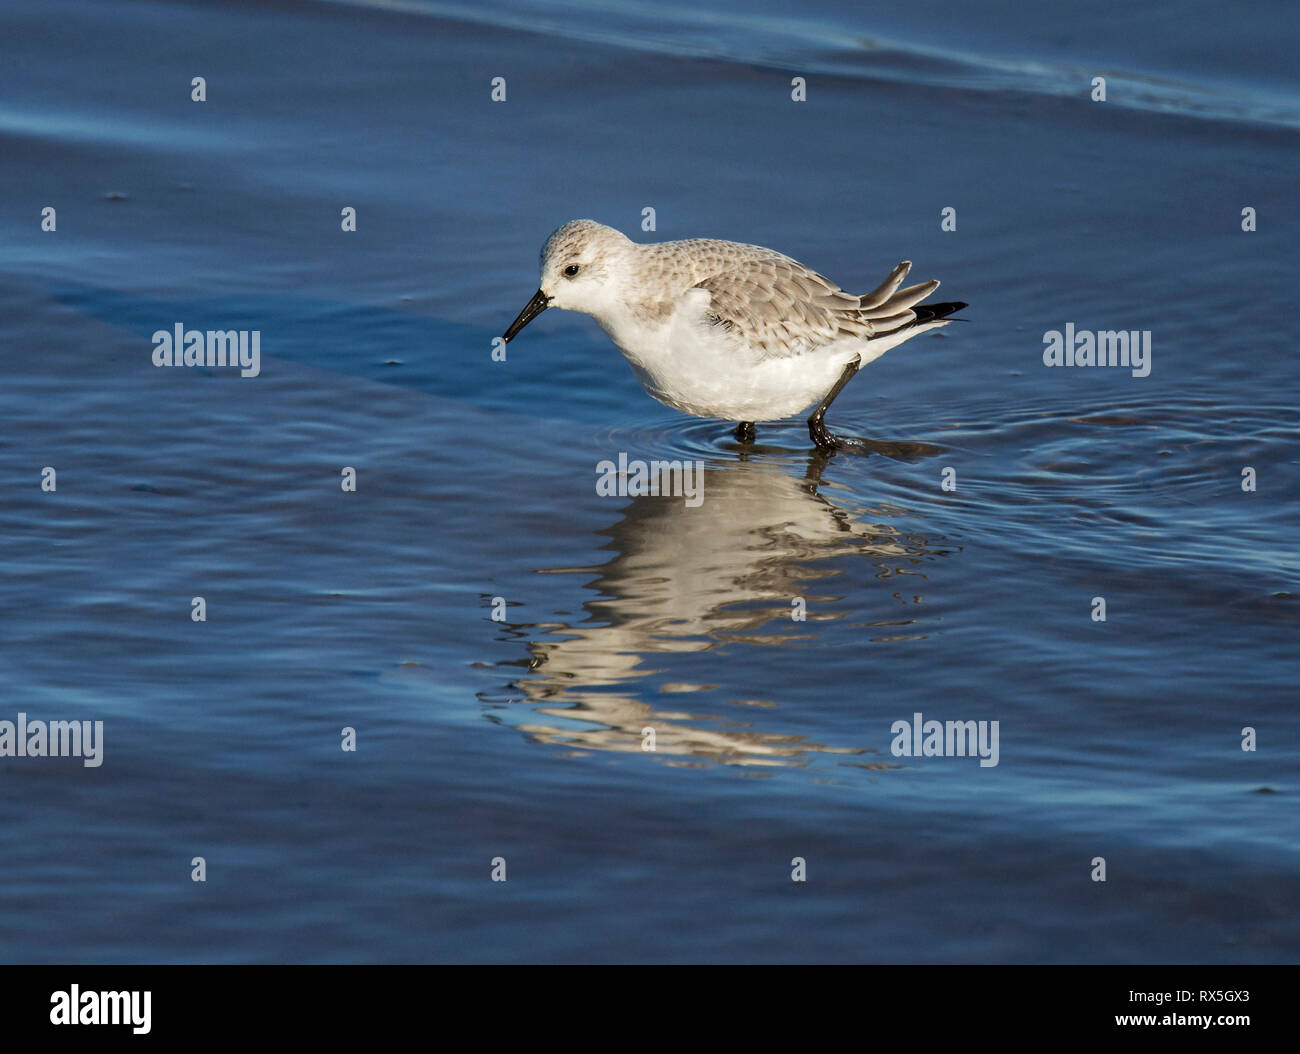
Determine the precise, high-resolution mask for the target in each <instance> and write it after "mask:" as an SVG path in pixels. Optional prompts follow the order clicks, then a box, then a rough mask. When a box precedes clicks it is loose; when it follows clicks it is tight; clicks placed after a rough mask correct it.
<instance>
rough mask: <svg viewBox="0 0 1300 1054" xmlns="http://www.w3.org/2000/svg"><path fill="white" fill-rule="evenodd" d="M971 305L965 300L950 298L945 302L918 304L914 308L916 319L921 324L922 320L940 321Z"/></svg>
mask: <svg viewBox="0 0 1300 1054" xmlns="http://www.w3.org/2000/svg"><path fill="white" fill-rule="evenodd" d="M969 306H970V305H969V304H967V303H966V301H964V300H950V301H948V302H947V303H945V304H918V305H917V306H916V307H914V308H912V310H913V311H915V312H916V321H917V323H918V324H920V323H922V322H938V321H939V320H940V319H944V318H947V317H948V316H949V315H951V314H954V313H955V312H957V311H960V310H961V309H962V308H964V307H969Z"/></svg>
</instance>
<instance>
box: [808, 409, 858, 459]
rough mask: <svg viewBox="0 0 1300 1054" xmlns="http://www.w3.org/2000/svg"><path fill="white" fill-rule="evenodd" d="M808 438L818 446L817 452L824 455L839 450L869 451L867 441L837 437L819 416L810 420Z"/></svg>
mask: <svg viewBox="0 0 1300 1054" xmlns="http://www.w3.org/2000/svg"><path fill="white" fill-rule="evenodd" d="M808 436H809V438H810V439H812V441H813V442H814V443H815V444H817V450H818V451H819V452H820V453H822V454H834V453H835V452H836V451H837V450H857V451H862V450H866V449H868V444H867V441H866V440H865V439H854V438H852V437H850V436H837V435H835V434H834V433H832V432H831V431H830V429H828V428H827V427H826V424H825V422H824V421H823V420H822V419H821V418H820V417H817V416H813V417H810V418H808Z"/></svg>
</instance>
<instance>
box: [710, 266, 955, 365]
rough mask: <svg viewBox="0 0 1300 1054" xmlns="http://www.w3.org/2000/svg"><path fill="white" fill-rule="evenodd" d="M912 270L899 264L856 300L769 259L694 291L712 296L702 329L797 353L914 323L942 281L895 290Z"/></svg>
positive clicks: (767, 351) (812, 274) (775, 351)
mask: <svg viewBox="0 0 1300 1054" xmlns="http://www.w3.org/2000/svg"><path fill="white" fill-rule="evenodd" d="M911 266H912V265H911V263H910V262H907V261H904V262H903V263H900V264H899V265H898V266H897V267H895V268H894V270H893V271H892V272H891V273H890V275H889V277H888V278H887V279H885V281H884V282H883V283H882V284H881V285H880V286H879V288H877V289H875V290H873V291H872V292H870V293H868V294H866V295H865V296H860V297H859V296H854V295H853V294H852V293H846V292H845V291H844V290H843V289H840V288H839V286H837V285H836V284H835V283H834V282H832V281H831V280H830V279H828V278H826V277H824V276H823V275H820V274H818V273H817V272H816V271H812V270H809V269H808V268H807V267H804V266H803V264H801V263H799V262H798V261H796V260H791V259H790V258H789V257H786V256H781V255H779V254H777V253H773V254H772V256H771V257H764V258H760V259H756V260H752V261H746V262H745V263H744V264H743V265H742V266H739V267H734V268H731V269H729V270H726V271H723V272H722V273H720V274H716V275H713V276H711V277H709V278H706V279H704V280H703V281H701V282H699V283H697V284H696V286H695V288H696V289H701V290H703V291H705V292H707V293H708V294H709V307H708V310H707V312H706V314H705V322H706V323H707V324H709V325H714V326H720V327H722V328H723V329H725V330H726V331H728V332H729V333H731V334H732V335H733V336H734V337H736V338H738V339H740V340H743V341H744V342H745V343H746V344H748V345H749V346H750V347H751V348H753V349H755V350H757V351H759V352H760V354H763V355H764V356H773V355H778V356H784V355H798V354H800V353H802V352H804V351H808V350H810V349H811V348H815V347H822V346H824V345H826V344H830V343H833V342H834V341H836V340H840V339H842V338H844V337H858V338H861V339H863V340H866V339H870V338H871V337H873V336H879V335H882V334H885V333H892V332H893V331H894V330H896V329H899V328H901V327H903V326H906V325H910V324H911V323H912V322H914V321H915V320H916V314H915V312H913V311H912V310H911V308H912V306H913V305H914V304H917V303H919V302H920V301H922V300H924V299H925V298H926V297H927V296H929V295H930V294H931V293H932V292H934V290H935V289H937V288H938V286H939V283H938V282H933V281H932V282H922V283H921V284H919V285H914V286H910V287H909V288H907V289H902V290H900V289H899V288H898V287H899V285H900V284H901V283H902V281H903V278H904V276H906V274H907V272H908V269H909V268H910V267H911Z"/></svg>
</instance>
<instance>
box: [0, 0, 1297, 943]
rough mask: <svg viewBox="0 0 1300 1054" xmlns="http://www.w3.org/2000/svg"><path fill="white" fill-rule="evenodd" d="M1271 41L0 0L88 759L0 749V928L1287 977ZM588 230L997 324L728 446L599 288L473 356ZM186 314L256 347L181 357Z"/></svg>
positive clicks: (1288, 597)
mask: <svg viewBox="0 0 1300 1054" xmlns="http://www.w3.org/2000/svg"><path fill="white" fill-rule="evenodd" d="M1298 21H1300V20H1297V19H1296V16H1295V14H1294V11H1293V10H1292V9H1291V8H1290V7H1288V6H1287V5H1284V4H1280V3H1278V4H1270V3H1260V4H1256V5H1254V6H1251V7H1246V8H1244V9H1241V8H1236V7H1234V8H1233V9H1232V11H1231V12H1230V14H1229V13H1228V12H1226V11H1225V9H1224V8H1223V7H1222V5H1221V4H1218V3H1214V4H1211V3H1209V2H1194V3H1188V4H1182V5H1179V6H1178V8H1177V17H1172V14H1171V9H1170V8H1169V7H1168V5H1158V4H1142V3H1138V4H1133V3H1118V2H1115V3H1111V2H1106V3H1101V4H1089V5H1082V6H1081V5H1059V6H1058V5H1039V6H1038V7H1030V8H1026V7H1025V6H1024V5H1023V4H1011V3H1006V4H986V5H947V4H938V3H925V2H921V3H912V4H908V5H896V6H889V5H886V6H885V7H883V8H881V9H879V10H873V11H870V12H863V11H860V10H859V5H854V4H848V3H843V2H832V0H820V2H816V3H812V4H804V5H798V7H797V8H791V7H790V5H787V4H778V3H775V2H773V3H760V4H757V5H755V4H752V3H745V4H741V3H739V2H735V3H729V2H725V0H706V2H705V3H704V4H696V5H693V6H691V7H664V6H660V5H652V4H596V3H578V2H569V3H541V2H538V3H526V4H518V5H503V6H500V7H495V8H493V9H492V10H488V11H484V10H481V9H480V8H479V7H478V6H476V5H468V4H464V5H456V4H438V3H423V2H420V0H407V2H398V3H391V4H390V3H382V4H381V3H378V2H376V3H373V4H367V3H315V4H313V3H288V2H286V3H269V4H249V5H239V4H229V3H215V2H213V3H200V4H179V3H177V4H169V3H121V4H116V5H105V4H101V3H92V2H89V0H82V2H45V0H42V2H35V0H19V2H16V3H12V4H9V5H6V6H5V8H4V9H3V12H0V29H3V40H4V44H3V45H0V46H2V47H3V50H4V59H5V61H4V62H2V63H0V201H2V202H3V206H4V207H3V208H2V209H0V356H2V357H3V358H2V362H3V384H2V385H0V420H2V421H3V422H4V426H3V428H2V429H0V478H2V480H3V488H4V489H3V499H4V500H3V502H0V540H2V541H3V545H2V547H0V611H3V616H0V617H2V619H3V621H2V622H0V630H2V632H0V657H2V661H0V688H2V689H3V692H2V695H3V698H4V700H5V704H4V707H3V708H0V721H4V720H9V721H15V720H16V718H17V715H18V714H19V713H20V712H22V713H26V714H27V715H28V718H29V719H32V720H36V719H43V720H102V721H103V722H104V741H103V742H104V757H103V764H102V765H101V766H99V767H95V768H88V767H85V766H83V765H82V764H81V762H80V761H78V760H76V759H70V758H32V757H22V758H18V757H2V758H0V781H2V782H0V785H2V786H3V788H4V793H3V794H2V795H0V816H2V819H3V822H2V823H0V959H3V960H4V961H8V962H24V963H27V962H60V961H72V962H109V963H115V962H280V961H291V962H379V961H382V962H416V961H419V962H422V961H456V962H464V961H472V962H501V961H547V962H550V961H598V962H604V961H637V962H640V961H653V962H664V961H674V962H677V961H739V962H750V961H874V962H1215V963H1220V962H1222V963H1238V962H1280V961H1288V962H1294V961H1297V960H1300V922H1298V921H1297V919H1298V918H1300V913H1298V912H1297V907H1298V904H1297V894H1296V890H1297V883H1296V875H1297V869H1298V868H1300V840H1298V839H1297V833H1296V807H1295V801H1296V795H1297V794H1300V771H1298V769H1300V766H1298V763H1297V761H1298V758H1300V717H1298V716H1297V713H1296V706H1295V702H1296V679H1297V678H1296V674H1297V640H1298V638H1300V583H1298V582H1297V578H1298V577H1300V558H1298V557H1297V540H1298V537H1297V527H1296V525H1297V519H1298V517H1300V497H1298V487H1300V446H1298V445H1297V444H1298V441H1300V426H1298V425H1297V415H1296V408H1297V405H1298V403H1300V368H1298V367H1297V358H1296V354H1297V347H1296V344H1297V324H1296V321H1295V317H1294V316H1295V311H1294V304H1295V279H1296V268H1295V223H1294V214H1295V210H1296V183H1295V172H1296V157H1297V147H1298V146H1300V84H1297V73H1296V67H1295V63H1294V55H1295V53H1296V50H1297V48H1298V47H1300V25H1298ZM195 76H203V77H205V78H206V83H207V101H206V102H203V103H196V102H192V101H191V99H190V84H191V79H192V78H193V77H195ZM497 76H502V77H505V78H506V83H507V99H506V101H505V102H504V103H494V102H492V101H491V98H490V82H491V80H492V78H493V77H497ZM795 76H802V77H805V78H806V81H807V101H806V102H802V103H796V102H793V101H792V100H791V97H790V92H791V79H792V78H793V77H795ZM1095 76H1105V77H1106V78H1107V86H1108V97H1107V101H1106V102H1104V103H1102V102H1094V101H1092V100H1091V99H1090V97H1089V93H1090V90H1091V87H1090V86H1091V81H1092V78H1093V77H1095ZM46 206H53V207H55V208H56V210H57V230H56V231H54V232H43V231H42V230H41V228H40V220H41V210H42V209H43V208H44V207H46ZM345 206H351V207H353V208H355V209H356V210H357V230H356V232H355V233H344V232H342V231H341V230H340V210H341V209H343V208H344V207H345ZM948 206H951V207H953V208H955V209H956V210H957V219H958V222H957V230H956V231H943V230H941V229H940V222H939V221H940V210H941V209H943V208H945V207H948ZM646 207H650V208H653V209H654V210H655V215H656V221H657V229H656V231H655V232H654V233H646V232H643V231H641V229H640V225H641V219H642V210H643V209H644V208H646ZM1246 207H1250V208H1253V209H1255V210H1256V215H1257V222H1258V229H1257V230H1255V231H1253V232H1245V231H1243V230H1242V209H1243V208H1246ZM578 216H590V217H592V218H595V219H598V220H601V221H602V222H605V223H609V224H611V225H613V226H616V227H619V228H620V229H622V230H624V231H625V232H627V233H628V234H629V235H631V236H632V237H634V238H635V239H639V240H662V239H671V238H678V237H692V236H713V237H723V238H731V239H735V240H740V241H749V242H755V243H759V244H764V245H769V246H772V247H774V248H777V249H779V250H781V251H783V252H786V253H788V254H790V255H792V256H794V257H796V258H798V259H801V260H803V261H805V262H806V263H808V264H809V265H811V266H813V267H815V268H816V269H817V270H819V271H821V272H822V273H825V274H828V275H830V276H832V277H833V278H835V279H836V280H837V281H839V282H841V283H842V284H843V285H844V286H845V287H847V288H849V289H851V290H854V291H866V290H867V289H869V288H872V287H874V286H875V285H876V284H877V283H878V281H879V280H880V278H881V277H882V276H883V275H884V274H885V273H886V272H887V271H888V269H889V268H890V267H892V266H893V265H894V263H896V262H897V261H898V260H901V259H911V260H913V261H915V268H916V269H915V271H914V272H913V274H914V276H915V278H916V280H918V281H920V280H923V279H926V278H930V277H938V278H941V279H942V280H943V282H944V287H943V290H942V294H941V297H943V298H947V299H961V300H965V301H968V302H969V303H970V307H969V308H968V309H967V311H966V312H964V314H965V315H966V316H967V317H968V318H969V321H968V322H966V323H965V324H962V325H953V326H949V327H948V328H947V329H946V330H944V331H942V332H941V333H939V334H932V335H928V336H925V337H922V338H919V339H918V340H916V341H914V342H912V343H909V344H908V345H906V346H905V347H904V348H901V349H898V350H895V351H892V352H890V353H889V354H887V355H886V356H885V357H884V358H882V359H880V360H879V361H878V362H876V363H874V364H872V365H871V366H869V367H868V368H867V369H866V370H865V371H864V372H863V373H862V374H861V375H860V376H859V377H858V378H856V379H855V380H854V382H853V384H852V385H851V386H850V387H849V388H848V389H847V390H846V392H845V394H844V395H842V396H841V397H840V399H839V400H838V401H837V402H836V404H835V407H834V409H833V411H832V413H831V415H830V420H831V424H832V425H833V426H834V427H836V428H837V429H839V430H841V431H843V432H846V433H850V434H852V435H856V436H862V437H867V438H869V439H871V440H872V443H871V446H870V449H871V451H872V452H871V453H870V454H869V455H864V454H854V453H842V454H840V455H837V456H836V457H834V458H833V459H830V460H829V461H827V460H825V459H818V458H815V457H813V456H811V452H810V450H809V445H808V441H807V434H806V431H805V429H804V426H803V424H802V422H800V421H798V420H796V421H791V422H785V423H779V424H767V425H761V424H760V426H759V443H758V445H757V447H756V448H754V449H753V450H751V451H743V450H741V449H740V448H739V447H738V445H737V444H736V443H735V442H734V440H732V438H731V437H730V435H729V428H728V426H727V425H725V424H723V423H720V422H708V421H697V420H693V419H690V418H685V417H682V416H681V415H678V414H676V413H674V412H673V411H671V410H669V409H667V408H665V407H663V406H661V405H659V404H658V403H655V402H653V401H652V400H651V399H649V398H648V397H647V396H646V395H645V394H644V393H643V392H642V390H641V388H640V386H639V385H638V383H637V382H636V380H635V378H634V377H633V376H632V374H631V372H630V370H628V368H627V367H626V366H625V365H624V363H623V361H622V359H621V357H620V356H619V355H618V353H617V351H616V350H615V349H614V348H613V347H612V346H611V345H610V344H609V342H608V340H607V338H606V337H605V336H604V334H603V333H602V332H601V331H600V330H599V328H598V327H597V326H596V325H595V324H594V323H592V322H591V321H590V320H589V319H585V318H582V317H580V316H576V315H566V314H563V313H561V312H558V311H555V312H548V313H547V314H545V315H544V316H542V317H541V318H539V319H538V320H537V321H535V322H534V323H533V324H532V325H531V326H530V327H529V329H528V330H527V331H526V332H525V333H524V334H523V335H522V336H521V337H520V338H519V340H518V341H517V342H515V343H512V344H511V345H510V347H509V350H508V359H507V361H506V362H504V363H502V362H493V361H492V357H491V350H492V346H491V341H492V338H493V337H494V336H497V335H499V334H500V333H501V332H502V330H503V329H504V327H505V326H506V324H508V323H509V321H510V320H511V319H512V318H513V317H514V316H515V314H516V313H517V312H518V310H519V309H520V308H521V307H522V306H523V304H524V302H525V301H526V300H527V298H528V297H529V296H530V295H531V293H532V292H533V290H534V289H535V288H536V284H537V273H536V260H537V250H538V248H539V247H540V245H541V243H542V241H543V239H544V238H545V236H546V235H547V233H549V231H550V230H551V229H552V228H554V227H556V226H558V225H559V224H560V223H562V222H564V221H566V220H568V219H572V218H574V217H578ZM177 322H180V323H183V324H184V325H185V326H186V327H187V328H197V329H209V328H211V329H250V330H253V329H255V330H259V331H260V333H261V349H262V368H261V374H260V376H258V377H256V378H248V379H241V378H239V377H238V376H237V375H235V374H234V373H232V372H231V371H229V370H220V369H159V368H155V367H154V366H153V365H152V362H151V354H152V350H153V346H152V343H151V335H152V334H153V333H154V331H156V330H158V329H168V330H170V329H171V328H172V327H173V326H174V325H175V324H176V323H177ZM1067 323H1072V324H1074V325H1075V326H1076V327H1078V328H1080V329H1096V330H1104V329H1138V330H1149V331H1150V332H1151V334H1152V337H1151V340H1152V349H1153V350H1152V369H1151V373H1150V375H1149V376H1146V377H1134V376H1132V375H1131V373H1130V372H1129V371H1127V370H1123V369H1102V368H1093V369H1083V368H1073V369H1071V368H1059V369H1049V368H1046V367H1045V366H1044V365H1043V361H1042V353H1043V334H1044V333H1045V332H1046V331H1048V330H1052V329H1061V328H1063V327H1064V326H1065V325H1066V324H1067ZM620 452H624V453H626V454H627V455H628V457H629V458H688V459H697V460H699V461H701V462H703V463H704V473H705V475H704V480H705V488H704V495H705V500H704V502H703V504H702V505H700V506H699V507H698V508H690V507H687V506H686V505H685V504H684V503H683V502H681V501H680V500H668V499H664V498H658V497H648V496H647V497H635V498H611V497H602V496H600V495H598V494H597V493H596V489H595V485H594V484H595V465H596V463H597V462H598V461H601V460H603V459H606V458H612V459H617V457H618V455H619V453H620ZM45 467H52V468H54V469H55V470H56V472H57V490H55V491H53V492H47V491H43V490H42V489H41V486H40V482H41V473H42V469H43V468H45ZM345 467H351V468H354V469H356V472H357V489H356V491H355V492H354V493H353V492H345V491H344V490H343V489H342V487H341V486H340V480H341V478H342V477H341V473H342V470H343V469H344V468H345ZM1246 467H1250V468H1252V469H1254V471H1255V476H1256V481H1257V488H1256V490H1255V491H1253V492H1248V491H1244V490H1243V489H1242V485H1241V481H1242V470H1243V468H1246ZM946 468H951V469H953V471H954V473H955V478H956V481H957V486H956V490H954V491H945V490H944V489H943V488H942V487H941V482H942V478H943V476H944V470H945V469H946ZM200 596H201V597H203V598H204V600H205V602H206V612H207V619H206V621H204V622H195V621H193V620H192V619H191V603H192V599H193V598H194V597H200ZM1099 596H1100V597H1104V598H1105V601H1106V606H1107V618H1106V621H1105V622H1098V621H1094V620H1093V618H1092V617H1091V615H1092V611H1093V598H1094V597H1099ZM495 597H501V598H503V600H504V601H505V621H496V620H494V619H493V617H492V616H493V610H494V609H493V598H495ZM796 598H800V599H802V601H803V603H804V604H805V605H806V608H807V616H808V617H807V619H806V621H795V620H793V619H792V618H791V611H792V610H793V607H792V604H793V602H794V600H795V599H796ZM917 712H921V713H923V714H924V715H925V717H926V718H933V719H939V720H997V721H998V722H999V726H1000V730H1001V735H1000V757H999V763H998V765H996V766H991V767H981V766H980V765H979V764H978V761H977V760H976V759H974V758H969V757H967V758H950V757H920V758H912V757H897V756H895V755H894V754H893V753H892V752H891V749H890V746H891V742H892V741H893V739H894V736H893V735H892V734H891V725H892V724H893V723H894V722H895V721H899V720H904V721H911V719H912V715H913V714H914V713H917ZM1247 726H1249V727H1250V728H1253V729H1255V735H1256V739H1257V749H1256V750H1254V751H1251V752H1246V751H1243V750H1242V729H1243V728H1245V727H1247ZM345 727H349V728H352V729H355V732H356V743H357V749H356V750H355V751H353V752H345V751H343V750H342V749H341V748H340V744H341V730H342V729H344V728H345ZM646 728H653V729H654V730H655V733H656V737H655V738H656V747H657V749H656V750H655V751H654V752H648V751H645V750H643V749H642V745H643V730H644V729H646ZM195 857H203V859H204V861H205V865H206V881H204V882H195V881H192V876H191V872H192V861H193V859H194V858H195ZM497 857H500V858H504V860H505V861H506V868H507V881H505V882H494V881H492V878H491V873H492V866H493V865H492V861H493V859H494V858H497ZM795 857H802V858H803V859H804V861H805V862H806V877H807V880H806V881H805V882H802V883H799V882H793V881H791V871H792V863H791V862H792V860H793V858H795ZM1096 857H1102V858H1104V859H1105V861H1106V881H1105V882H1104V883H1103V882H1097V881H1093V871H1094V865H1093V860H1094V858H1096Z"/></svg>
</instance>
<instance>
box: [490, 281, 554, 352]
mask: <svg viewBox="0 0 1300 1054" xmlns="http://www.w3.org/2000/svg"><path fill="white" fill-rule="evenodd" d="M550 306H551V298H550V297H549V296H547V295H546V294H545V293H543V292H542V291H541V290H540V289H539V290H537V292H536V293H534V294H533V298H532V299H531V300H530V301H528V306H527V307H525V308H524V309H523V310H522V311H521V312H519V317H518V318H517V319H515V320H514V321H513V322H511V323H510V328H509V329H508V330H506V332H505V335H504V336H503V337H502V338H501V339H502V340H504V341H505V342H506V343H507V344H509V343H510V342H511V341H512V340H514V337H515V334H516V333H518V332H519V331H520V330H521V329H523V328H524V327H525V326H526V325H528V323H529V322H531V321H532V320H533V319H535V318H536V317H537V316H538V315H540V314H541V313H542V312H543V311H545V310H546V309H547V308H548V307H550Z"/></svg>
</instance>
